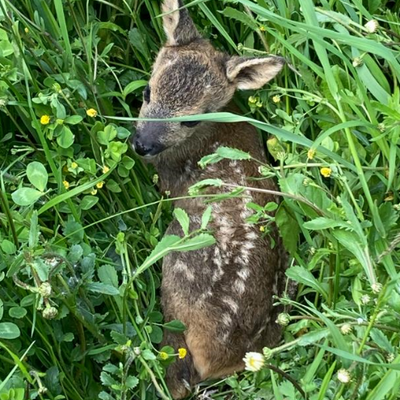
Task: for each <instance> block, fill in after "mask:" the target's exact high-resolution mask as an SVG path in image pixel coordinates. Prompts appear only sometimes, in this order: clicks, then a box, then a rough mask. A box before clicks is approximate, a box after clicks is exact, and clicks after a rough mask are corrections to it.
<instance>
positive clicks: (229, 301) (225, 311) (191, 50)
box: [134, 0, 286, 399]
mask: <svg viewBox="0 0 400 400" xmlns="http://www.w3.org/2000/svg"><path fill="white" fill-rule="evenodd" d="M182 7H183V3H182V2H181V0H165V1H164V5H163V13H164V14H165V15H164V17H163V22H164V29H165V32H166V36H167V42H166V44H165V46H164V47H163V48H162V49H161V51H160V52H159V54H158V57H157V60H156V61H155V64H154V67H153V73H152V76H151V79H150V82H149V88H147V89H146V91H145V97H146V99H145V101H144V103H143V106H142V109H141V112H140V116H141V117H148V118H169V117H176V116H183V115H194V114H200V113H205V112H214V111H218V110H221V109H223V108H225V107H227V106H228V103H229V102H230V100H231V99H232V96H233V94H234V92H235V90H236V89H251V88H259V87H261V86H262V85H264V84H265V83H266V82H268V81H269V80H270V79H272V78H273V77H274V76H275V75H276V74H277V73H278V72H279V71H280V70H281V68H282V66H283V61H282V59H281V58H279V57H266V58H244V57H230V56H228V55H226V54H224V53H221V52H219V51H217V50H215V49H214V48H213V47H212V46H211V44H210V43H209V42H208V41H206V40H204V39H202V38H201V36H200V34H199V33H198V31H197V30H196V28H195V27H194V24H193V22H192V20H191V19H190V16H189V14H188V12H187V10H186V9H184V8H182ZM178 8H181V9H180V10H179V11H177V9H178ZM134 146H135V148H136V150H137V151H138V153H139V154H142V155H146V156H152V157H151V158H149V161H151V162H152V163H153V164H154V165H155V166H156V168H157V169H158V172H159V176H160V184H161V189H162V190H168V191H169V192H170V193H171V195H172V196H185V195H186V194H187V189H188V188H189V186H191V185H192V184H194V183H195V182H197V181H199V180H202V179H207V178H219V179H222V180H223V181H225V182H228V183H232V184H237V185H246V186H251V187H255V188H259V189H260V188H261V189H275V185H274V182H273V181H272V180H249V179H248V178H249V177H253V176H256V175H257V165H256V164H255V163H254V162H252V161H229V160H223V161H221V162H219V163H218V164H213V165H210V166H209V167H207V168H206V169H204V170H203V169H201V168H199V167H198V164H197V162H198V161H199V160H200V159H201V158H202V157H203V156H205V155H207V154H211V153H213V152H214V151H215V150H216V149H217V148H218V147H219V146H229V147H234V148H239V149H241V150H243V151H246V152H249V153H250V154H251V155H252V156H253V157H254V158H256V159H264V158H265V154H264V152H263V149H262V144H261V143H260V140H259V137H258V135H257V132H256V131H255V129H254V128H253V127H252V126H250V125H248V124H245V123H238V124H222V123H212V122H202V123H199V124H198V125H196V126H185V124H181V123H179V122H164V121H160V122H143V121H142V122H139V123H138V125H137V135H136V136H135V138H134ZM212 190H214V191H215V190H216V189H210V192H211V191H212ZM249 201H251V202H254V203H257V204H260V205H265V204H266V203H268V202H270V201H278V199H277V198H275V197H274V196H271V195H266V194H263V193H258V192H252V191H246V192H245V193H244V197H243V198H229V199H225V200H223V201H221V202H218V203H214V204H213V213H212V221H211V223H210V225H209V228H210V229H212V230H213V231H214V235H215V238H216V244H215V245H214V246H211V247H208V248H206V249H202V250H198V251H192V252H185V253H172V254H169V255H168V256H166V257H165V258H164V262H163V281H162V298H161V300H162V306H163V311H164V316H165V319H166V321H170V320H174V319H179V320H181V321H182V322H183V323H184V324H185V325H186V327H187V329H186V331H185V332H184V333H179V334H178V333H172V332H169V331H165V334H164V340H163V343H162V345H170V346H172V347H174V348H175V349H177V348H179V347H184V348H187V350H188V355H187V357H186V358H185V359H184V360H177V361H176V362H175V363H173V364H171V366H170V367H169V368H168V371H167V384H168V387H169V389H170V391H171V393H172V395H173V397H174V398H175V399H180V398H183V397H185V396H186V395H187V394H188V389H187V387H188V385H190V386H193V385H195V384H196V383H198V382H200V381H202V380H204V379H207V378H219V377H222V376H225V375H227V374H231V373H233V372H235V371H239V370H241V369H243V367H244V365H243V361H242V359H243V357H244V355H245V353H246V352H247V351H261V349H262V347H263V346H270V347H271V346H275V345H276V344H277V343H278V342H279V340H280V336H281V332H280V328H279V327H278V325H277V324H276V323H275V322H274V321H275V320H276V316H277V314H278V313H279V312H280V309H279V308H277V307H273V295H279V294H282V292H283V289H284V286H285V277H284V270H285V267H286V266H285V252H284V251H283V249H282V245H281V240H280V238H279V236H278V234H277V232H276V231H272V232H271V238H272V240H273V241H274V243H275V246H274V247H272V246H271V242H270V239H269V238H262V237H261V236H260V232H259V230H258V229H257V227H256V226H254V225H252V224H250V223H249V222H248V221H247V219H248V217H250V216H251V215H252V211H251V209H249V208H248V207H247V206H246V204H247V202H249ZM175 206H176V207H181V208H183V209H185V210H186V211H187V213H188V214H189V215H190V224H191V229H198V228H199V227H200V221H201V215H202V214H203V212H204V210H205V209H206V206H207V205H206V204H204V202H203V200H202V199H190V200H188V199H184V200H179V201H176V202H175ZM167 233H168V234H175V235H182V230H181V227H180V225H179V224H178V223H177V222H176V221H173V222H172V223H171V225H170V226H169V228H168V231H167Z"/></svg>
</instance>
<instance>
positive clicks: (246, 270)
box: [236, 267, 250, 281]
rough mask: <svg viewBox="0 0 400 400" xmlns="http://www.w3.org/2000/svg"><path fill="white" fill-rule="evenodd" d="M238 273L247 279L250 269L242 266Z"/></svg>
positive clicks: (243, 278) (241, 277) (240, 276)
mask: <svg viewBox="0 0 400 400" xmlns="http://www.w3.org/2000/svg"><path fill="white" fill-rule="evenodd" d="M236 274H237V276H238V277H239V278H240V279H242V280H244V281H245V280H246V279H247V278H248V277H249V276H250V269H249V268H247V267H244V268H241V269H239V271H237V272H236Z"/></svg>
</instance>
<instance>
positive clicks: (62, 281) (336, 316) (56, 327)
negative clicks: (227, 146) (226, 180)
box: [0, 0, 400, 400]
mask: <svg viewBox="0 0 400 400" xmlns="http://www.w3.org/2000/svg"><path fill="white" fill-rule="evenodd" d="M190 5H191V10H192V15H193V16H194V19H195V22H196V24H197V26H198V27H199V29H200V30H201V31H202V33H203V34H204V35H205V36H206V37H208V38H210V40H211V41H212V42H213V43H214V44H215V46H217V47H218V48H220V49H223V50H225V51H227V52H229V53H231V54H244V55H264V54H268V53H272V54H280V55H282V56H284V57H285V58H286V59H287V60H288V62H289V63H290V65H291V68H289V67H287V68H286V69H285V70H284V72H283V73H281V74H280V75H279V77H278V78H277V79H276V80H275V81H274V83H273V84H271V85H269V86H268V87H266V88H264V89H263V90H260V91H257V92H253V93H249V92H245V93H239V94H238V95H237V97H236V102H237V104H238V105H239V107H240V108H241V110H242V113H243V115H246V118H250V120H251V122H252V123H254V124H255V125H256V126H257V127H258V128H259V129H260V132H262V134H263V135H264V138H265V139H266V140H267V139H268V148H269V150H270V153H271V156H272V157H271V161H272V165H273V167H271V166H269V165H268V164H267V163H266V160H259V161H260V177H271V176H274V177H275V178H276V179H277V181H279V185H280V190H281V191H282V193H283V198H284V201H283V202H282V203H281V205H280V206H279V209H278V212H277V214H276V222H277V223H278V225H279V226H280V229H281V233H282V236H283V238H284V241H285V243H286V245H287V247H288V249H289V250H290V253H291V255H292V263H291V268H290V269H289V270H288V275H289V276H290V277H291V278H292V279H293V280H295V281H297V282H298V284H299V291H298V296H297V298H296V299H295V301H294V300H289V299H282V300H280V301H282V302H284V303H286V304H289V305H291V309H290V314H289V315H281V317H280V323H282V324H283V325H286V328H285V334H284V338H283V341H282V346H281V347H279V348H278V349H274V350H272V351H268V349H266V351H265V353H266V360H265V363H266V367H264V368H263V369H261V370H260V371H258V372H256V373H253V372H245V373H242V374H239V375H238V376H233V377H229V378H227V379H225V380H222V381H219V382H208V383H206V384H204V385H202V386H201V387H199V388H198V394H194V396H193V398H196V396H198V398H203V399H205V398H212V399H276V400H283V399H290V400H294V399H301V398H302V397H303V396H305V397H306V398H309V399H313V400H323V399H332V400H333V399H334V400H339V399H367V400H381V399H382V400H383V399H392V400H393V399H397V398H400V397H399V393H400V352H399V340H400V335H399V332H400V281H399V273H400V268H399V263H400V256H399V253H398V245H399V243H400V235H399V212H400V204H399V187H400V179H399V175H398V165H399V162H400V161H399V158H400V147H399V145H398V144H399V135H400V124H399V121H400V91H399V86H398V82H399V79H400V65H399V60H398V55H399V49H400V18H399V15H398V10H399V6H400V2H399V1H398V0H396V1H386V0H364V1H362V0H349V1H346V2H341V1H336V0H330V1H328V0H321V1H314V2H312V1H311V0H302V1H295V0H257V1H251V0H238V1H204V0H196V1H192V2H191V3H190ZM159 7H160V4H159V1H154V0H140V1H139V0H113V1H107V0H87V1H80V0H0V117H1V124H0V142H1V148H0V166H1V167H0V168H1V171H0V185H1V187H0V281H1V287H0V361H1V363H0V398H1V399H4V400H6V399H10V400H11V399H12V400H16V399H18V400H22V399H34V398H40V399H62V398H65V399H70V400H83V399H85V400H87V399H95V398H101V399H103V400H109V399H110V400H111V399H156V398H157V396H158V395H160V396H161V397H162V398H164V399H168V398H170V396H169V394H168V391H167V389H166V386H165V382H164V380H163V374H164V370H165V366H166V365H167V364H168V363H170V362H173V361H174V359H175V358H176V357H178V356H179V355H178V353H177V349H172V348H165V349H163V351H162V352H160V349H159V346H158V344H159V343H160V341H161V338H162V328H163V319H162V314H161V312H160V305H159V297H158V296H159V285H160V279H161V276H160V262H159V259H160V258H161V257H162V256H163V255H164V254H165V253H166V252H168V251H170V250H171V249H178V250H179V249H180V248H182V247H185V248H196V247H200V246H203V245H207V244H208V243H210V242H212V237H211V236H210V234H209V233H204V232H203V233H201V234H198V233H194V234H188V235H187V236H186V237H184V238H182V240H181V241H179V242H170V241H168V240H164V241H161V239H162V236H163V232H164V231H165V227H166V225H167V223H168V221H169V220H170V218H171V204H170V201H169V199H168V198H167V199H165V198H164V199H163V198H162V197H161V195H160V194H159V192H158V191H157V186H156V184H157V175H156V174H155V171H154V170H152V169H151V167H145V166H144V165H143V164H142V163H141V162H140V160H139V159H138V158H137V157H136V156H135V155H134V154H133V152H132V150H131V148H130V146H129V138H128V136H129V135H130V133H131V131H132V127H131V126H132V122H131V121H132V118H134V117H136V116H137V113H138V108H139V107H140V103H141V91H142V89H143V87H144V86H145V85H146V81H147V79H148V77H149V73H150V69H151V65H152V62H153V60H154V57H155V54H156V52H157V50H158V49H159V47H160V45H161V44H162V42H163V30H162V25H161V19H160V18H158V17H157V16H158V15H159V14H160V9H159ZM216 117H217V115H215V114H211V115H208V116H207V117H205V118H216ZM218 118H219V119H220V120H234V119H235V118H236V119H240V118H244V117H240V118H238V117H232V116H231V115H226V114H224V115H220V116H218ZM220 156H222V157H243V158H246V156H245V155H243V154H240V153H238V152H234V151H233V152H227V151H225V152H222V153H220ZM217 158H218V157H215V156H214V157H213V158H211V159H208V161H210V160H211V161H212V160H213V161H216V159H217ZM243 162H245V161H243ZM236 192H237V193H236V194H237V195H241V193H240V190H239V189H238V190H237V191H236ZM198 193H199V190H193V193H192V195H198ZM272 208H274V206H273V205H271V204H269V205H266V208H265V209H264V208H256V210H255V211H256V212H255V216H254V217H253V218H252V221H253V222H254V223H257V224H259V226H260V234H268V225H269V223H270V222H271V218H270V216H269V215H268V214H267V211H268V210H270V209H272ZM178 217H179V218H180V220H181V222H182V223H183V224H185V218H186V217H185V215H184V213H178ZM205 219H206V218H205ZM277 301H278V300H277ZM166 328H168V329H175V330H180V329H183V327H182V324H180V323H179V321H176V322H173V323H171V324H169V326H167V327H166ZM181 356H182V354H181ZM268 365H270V367H269V366H268ZM277 368H279V370H280V371H279V370H278V369H277ZM282 372H283V373H282ZM288 377H291V378H292V379H291V380H290V379H288ZM293 381H294V383H293ZM299 389H301V390H299ZM302 392H303V393H302ZM157 393H158V394H157ZM206 394H207V395H206ZM207 396H208V397H207Z"/></svg>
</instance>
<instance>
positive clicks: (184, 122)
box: [181, 121, 200, 128]
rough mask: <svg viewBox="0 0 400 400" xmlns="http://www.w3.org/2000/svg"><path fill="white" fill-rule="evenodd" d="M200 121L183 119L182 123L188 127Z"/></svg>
mask: <svg viewBox="0 0 400 400" xmlns="http://www.w3.org/2000/svg"><path fill="white" fill-rule="evenodd" d="M199 123H200V121H183V122H181V124H182V125H183V126H186V127H187V128H193V127H194V126H196V125H198V124H199Z"/></svg>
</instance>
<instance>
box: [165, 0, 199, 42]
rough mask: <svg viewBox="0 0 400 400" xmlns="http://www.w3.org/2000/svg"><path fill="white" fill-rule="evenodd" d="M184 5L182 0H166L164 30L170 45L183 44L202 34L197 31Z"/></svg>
mask: <svg viewBox="0 0 400 400" xmlns="http://www.w3.org/2000/svg"><path fill="white" fill-rule="evenodd" d="M181 7H183V2H182V0H164V3H163V5H162V12H163V14H166V15H164V16H163V25H164V30H165V33H166V35H167V43H166V44H167V45H168V46H183V45H186V44H189V43H190V42H192V41H193V40H195V39H199V38H200V37H201V36H200V34H199V32H198V31H197V29H196V27H195V26H194V23H193V21H192V19H191V18H190V15H189V12H188V10H187V9H186V8H182V9H181V10H178V9H179V8H181Z"/></svg>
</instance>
